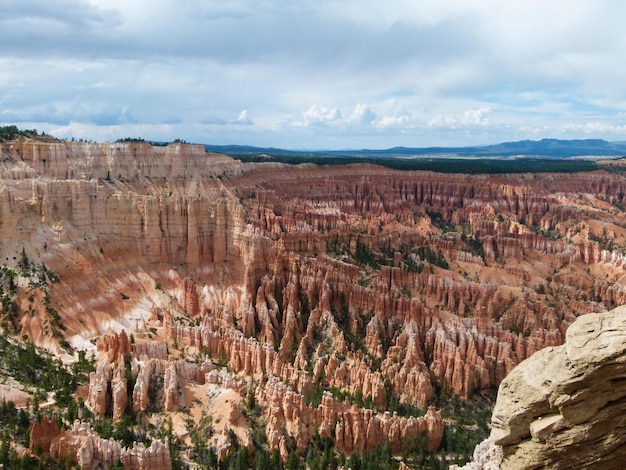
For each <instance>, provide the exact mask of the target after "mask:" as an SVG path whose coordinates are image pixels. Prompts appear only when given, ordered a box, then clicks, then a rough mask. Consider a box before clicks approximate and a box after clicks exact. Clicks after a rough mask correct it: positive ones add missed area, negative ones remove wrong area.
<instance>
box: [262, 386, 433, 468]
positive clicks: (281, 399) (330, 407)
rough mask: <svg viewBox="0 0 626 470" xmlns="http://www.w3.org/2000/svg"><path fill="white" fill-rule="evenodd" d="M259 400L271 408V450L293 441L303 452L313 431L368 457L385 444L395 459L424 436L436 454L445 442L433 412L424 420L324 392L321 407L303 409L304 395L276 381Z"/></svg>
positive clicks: (345, 450) (340, 447)
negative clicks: (405, 445) (366, 406)
mask: <svg viewBox="0 0 626 470" xmlns="http://www.w3.org/2000/svg"><path fill="white" fill-rule="evenodd" d="M256 395H257V397H258V398H259V400H260V402H261V403H264V404H265V405H266V407H267V422H268V424H267V436H268V440H269V444H270V448H273V449H280V450H281V451H282V452H283V453H284V449H285V442H286V439H287V437H293V438H294V439H295V440H296V445H297V448H298V449H300V450H303V449H306V446H307V445H308V443H309V442H310V440H311V439H312V437H313V434H314V433H315V432H318V433H319V435H320V436H321V437H323V438H333V439H334V441H335V446H336V448H337V450H339V451H340V452H342V453H347V454H351V453H353V452H355V451H358V452H361V453H363V452H367V451H370V450H372V449H373V448H374V447H376V446H377V445H380V444H383V443H387V442H388V443H389V444H390V445H391V450H392V452H393V453H396V454H397V453H399V452H400V451H401V450H402V442H403V441H404V440H405V439H411V438H418V437H419V436H420V435H421V434H423V435H424V436H425V437H426V447H427V449H429V450H434V449H436V448H437V447H438V446H439V444H440V442H441V439H442V437H443V428H444V423H443V419H442V418H441V415H440V414H439V413H438V412H436V411H435V410H434V409H433V408H432V407H430V408H429V409H428V412H427V413H426V415H424V416H423V417H420V418H414V417H410V418H405V417H400V416H398V415H397V414H395V413H394V414H390V413H389V412H386V413H382V414H381V413H375V412H374V411H372V410H369V409H363V408H358V407H357V406H354V405H351V404H349V403H347V402H344V403H340V402H338V401H337V400H335V399H334V398H333V397H332V395H331V394H330V393H324V395H323V397H322V402H321V404H320V406H319V407H317V408H313V407H311V406H309V405H307V404H305V402H304V398H303V396H302V395H300V394H299V393H295V392H293V391H292V390H291V389H290V388H289V387H288V386H286V385H285V384H283V383H282V382H281V381H279V380H278V379H276V378H270V380H269V381H268V383H267V384H266V385H264V386H262V385H259V387H258V388H257V391H256ZM284 457H286V455H284Z"/></svg>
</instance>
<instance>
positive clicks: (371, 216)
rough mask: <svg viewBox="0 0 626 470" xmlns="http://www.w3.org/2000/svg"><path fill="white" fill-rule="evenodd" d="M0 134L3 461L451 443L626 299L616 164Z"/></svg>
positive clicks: (230, 461)
mask: <svg viewBox="0 0 626 470" xmlns="http://www.w3.org/2000/svg"><path fill="white" fill-rule="evenodd" d="M0 148H1V161H0V234H1V237H2V243H1V244H0V262H1V263H3V265H2V271H1V274H2V276H1V277H0V287H1V289H2V292H1V300H2V328H3V331H4V334H3V337H2V345H0V346H2V347H1V348H0V350H1V352H2V354H3V361H2V363H3V364H4V365H3V366H2V367H0V377H1V378H2V382H3V383H2V385H0V396H2V397H3V399H4V402H3V409H2V410H0V412H1V413H0V414H2V415H3V416H4V418H3V420H2V427H3V429H2V431H3V436H4V437H3V440H2V443H3V445H2V449H0V462H3V463H5V464H6V465H9V466H10V467H11V468H13V467H15V468H19V467H18V465H26V466H27V468H30V467H28V465H44V466H48V465H52V464H53V463H55V462H56V463H55V464H58V465H62V464H64V463H65V462H70V463H71V464H73V465H76V466H78V467H80V468H95V467H97V466H98V465H102V466H105V467H106V466H109V467H115V466H123V468H151V469H152V470H156V469H159V468H186V467H190V468H215V467H218V466H221V467H220V468H230V467H237V468H263V467H264V468H279V467H280V466H283V465H284V466H286V468H305V466H307V468H336V467H337V466H341V465H344V466H345V467H346V468H370V467H369V466H368V465H376V467H377V468H399V467H400V468H406V467H409V468H423V467H426V468H447V466H449V465H451V464H455V463H466V462H467V460H468V459H469V457H470V456H471V454H472V451H473V448H474V445H475V444H476V443H478V442H479V441H481V440H482V439H484V438H485V437H486V436H487V435H488V434H489V432H490V424H489V421H490V414H491V409H492V407H493V403H494V399H495V394H496V392H497V389H498V386H499V385H500V383H501V382H502V381H503V380H504V379H505V377H507V376H508V375H509V374H510V372H511V371H512V370H513V369H514V368H515V367H516V366H517V365H518V364H519V363H520V362H522V361H523V360H525V359H526V358H529V357H530V356H531V355H533V354H534V353H535V352H537V351H539V350H542V349H544V348H546V347H556V346H559V345H561V344H563V343H564V341H565V335H566V331H567V329H568V327H569V326H570V325H571V324H572V323H573V322H574V321H575V320H576V319H577V318H578V317H580V316H582V315H585V314H588V313H591V312H606V311H608V310H610V309H613V308H614V307H616V306H619V305H622V304H624V303H626V277H625V272H624V261H625V259H626V258H625V257H626V255H625V253H626V212H625V207H626V180H625V179H624V178H623V176H622V175H621V173H622V170H621V169H622V167H621V165H620V163H619V162H612V163H607V164H606V165H605V167H604V169H602V170H598V171H594V172H586V173H550V174H545V173H537V174H530V173H521V174H500V175H485V174H481V175H464V174H443V173H435V172H418V171H398V170H391V169H387V168H382V167H377V166H373V165H347V166H316V165H312V164H303V165H285V164H278V163H245V164H244V163H241V162H239V161H236V160H232V159H230V158H229V157H226V156H224V155H218V154H207V153H206V152H205V151H204V148H203V147H202V146H194V145H184V144H170V145H168V146H151V145H150V144H147V143H141V142H131V143H129V142H127V143H115V144H96V143H83V142H80V143H79V142H54V141H52V142H40V141H34V140H30V139H23V140H20V141H12V142H8V143H4V144H1V146H0ZM11 404H13V405H11ZM5 408H6V409H5ZM9 436H10V438H9ZM20 462H21V463H20ZM24 462H26V463H24ZM44 463H45V464H44ZM357 464H358V466H360V467H357ZM11 465H13V466H11ZM63 468H65V467H63Z"/></svg>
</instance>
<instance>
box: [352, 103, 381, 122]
mask: <svg viewBox="0 0 626 470" xmlns="http://www.w3.org/2000/svg"><path fill="white" fill-rule="evenodd" d="M375 119H376V113H375V112H374V111H373V110H372V108H370V107H369V106H366V105H364V104H357V105H356V107H355V108H354V111H352V114H351V115H350V117H349V118H348V121H350V122H352V123H355V124H358V125H363V126H364V125H368V124H372V122H373V121H374V120H375Z"/></svg>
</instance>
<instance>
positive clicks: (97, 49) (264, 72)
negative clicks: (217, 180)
mask: <svg viewBox="0 0 626 470" xmlns="http://www.w3.org/2000/svg"><path fill="white" fill-rule="evenodd" d="M625 19H626V2H624V1H623V0H541V1H539V0H385V1H384V2H383V1H380V0H376V1H374V0H54V1H50V0H0V125H7V124H15V125H17V126H18V127H20V128H23V129H33V128H34V129H37V130H39V131H45V132H47V133H49V134H51V135H53V136H55V137H59V138H71V137H74V138H76V139H87V140H96V141H112V140H116V139H118V138H123V137H141V138H144V139H146V140H157V141H171V140H174V139H176V138H178V139H183V140H186V141H189V142H196V143H206V144H216V145H225V144H240V145H255V146H273V147H280V148H289V149H331V148H332V149H358V148H389V147H395V146H406V147H428V146H464V145H482V144H493V143H498V142H505V141H515V140H523V139H532V140H538V139H542V138H559V139H585V138H601V139H606V140H611V141H616V140H617V141H622V140H624V141H626V86H625V85H626V27H624V20H625Z"/></svg>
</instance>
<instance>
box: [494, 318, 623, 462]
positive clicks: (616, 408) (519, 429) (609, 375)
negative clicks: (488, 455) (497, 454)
mask: <svg viewBox="0 0 626 470" xmlns="http://www.w3.org/2000/svg"><path fill="white" fill-rule="evenodd" d="M492 426H493V428H492V432H491V436H490V440H491V441H493V442H494V443H495V444H496V445H500V446H502V447H503V451H504V460H503V462H502V465H501V468H503V469H507V468H511V469H515V468H525V469H531V468H563V469H564V468H603V469H610V468H615V469H618V468H624V462H626V445H625V444H626V306H623V307H618V308H616V309H614V310H612V311H610V312H607V313H593V314H588V315H585V316H582V317H580V318H579V319H578V320H576V321H575V322H574V323H573V324H572V325H571V326H570V327H569V329H568V331H567V335H566V340H565V344H564V345H562V346H557V347H549V348H545V349H543V350H541V351H539V352H537V353H535V354H534V355H533V356H532V357H530V358H529V359H527V360H525V361H523V362H522V363H521V364H520V365H519V366H518V367H516V368H515V369H514V370H513V371H512V372H511V373H510V374H509V375H508V376H507V377H506V378H505V379H504V381H503V382H502V383H501V385H500V389H499V392H498V399H497V402H496V406H495V409H494V412H493V417H492Z"/></svg>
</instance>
